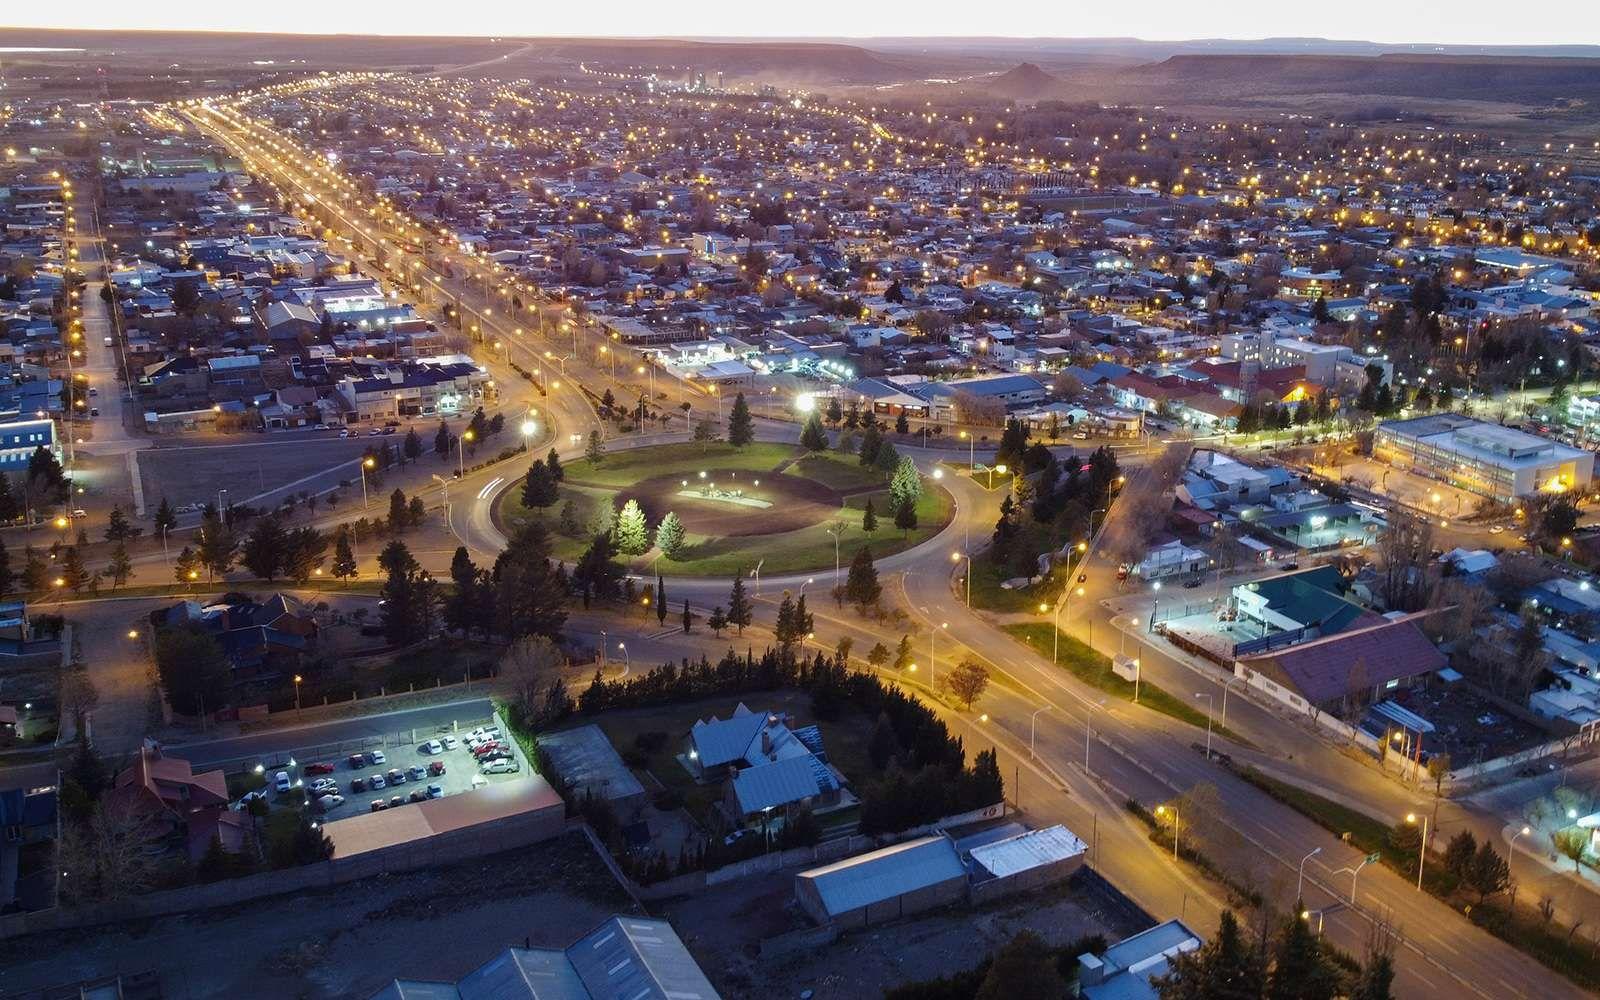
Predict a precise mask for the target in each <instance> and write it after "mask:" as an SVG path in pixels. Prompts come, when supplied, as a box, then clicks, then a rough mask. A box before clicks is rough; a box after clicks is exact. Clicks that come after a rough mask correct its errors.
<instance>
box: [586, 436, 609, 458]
mask: <svg viewBox="0 0 1600 1000" xmlns="http://www.w3.org/2000/svg"><path fill="white" fill-rule="evenodd" d="M605 454H606V448H605V444H604V443H603V442H602V441H601V440H600V432H599V431H590V432H589V446H588V447H587V448H585V449H584V450H583V457H584V458H587V459H588V460H589V461H590V462H593V463H594V464H595V465H599V464H600V461H601V459H603V458H604V457H605Z"/></svg>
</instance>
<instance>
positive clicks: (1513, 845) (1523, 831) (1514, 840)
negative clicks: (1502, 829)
mask: <svg viewBox="0 0 1600 1000" xmlns="http://www.w3.org/2000/svg"><path fill="white" fill-rule="evenodd" d="M1532 832H1533V827H1531V826H1524V827H1523V828H1522V829H1520V830H1518V831H1517V832H1516V833H1513V834H1512V835H1511V844H1510V846H1509V847H1507V848H1506V853H1507V854H1508V855H1509V854H1512V853H1514V852H1515V851H1516V849H1517V838H1518V837H1521V836H1523V835H1524V834H1529V833H1532Z"/></svg>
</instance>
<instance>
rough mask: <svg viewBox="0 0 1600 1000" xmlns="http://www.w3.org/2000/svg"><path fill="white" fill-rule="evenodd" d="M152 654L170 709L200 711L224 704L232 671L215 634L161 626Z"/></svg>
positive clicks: (214, 708) (186, 712) (182, 711)
mask: <svg viewBox="0 0 1600 1000" xmlns="http://www.w3.org/2000/svg"><path fill="white" fill-rule="evenodd" d="M155 658H156V675H157V676H158V677H159V678H160V679H161V687H162V688H163V689H164V690H165V691H166V693H167V703H168V704H169V705H171V706H172V709H173V711H175V712H178V713H179V714H181V715H200V714H202V713H205V712H214V711H216V710H218V709H220V708H222V707H223V706H224V704H225V702H226V700H227V692H228V686H229V683H230V681H231V679H232V678H231V673H232V671H231V668H230V667H229V665H228V658H227V656H226V655H224V654H223V652H222V647H221V646H220V645H218V643H217V640H216V638H215V637H213V636H212V635H210V634H209V633H207V632H202V631H200V630H199V629H195V628H187V627H186V628H167V629H161V630H159V631H158V632H156V642H155Z"/></svg>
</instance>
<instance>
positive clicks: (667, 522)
mask: <svg viewBox="0 0 1600 1000" xmlns="http://www.w3.org/2000/svg"><path fill="white" fill-rule="evenodd" d="M683 534H684V533H683V522H682V521H681V520H679V519H678V515H677V514H675V513H673V512H672V511H670V510H669V511H667V513H666V516H664V517H662V519H661V523H660V524H658V525H656V548H658V549H660V550H661V554H662V555H664V556H666V557H667V558H668V559H676V558H678V553H679V552H681V551H682V550H683Z"/></svg>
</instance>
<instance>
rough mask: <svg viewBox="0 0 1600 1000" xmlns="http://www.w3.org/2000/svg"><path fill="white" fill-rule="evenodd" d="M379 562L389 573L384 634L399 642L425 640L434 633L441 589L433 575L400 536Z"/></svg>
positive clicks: (380, 557) (391, 641)
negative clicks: (422, 565)
mask: <svg viewBox="0 0 1600 1000" xmlns="http://www.w3.org/2000/svg"><path fill="white" fill-rule="evenodd" d="M378 565H379V566H381V567H382V568H383V570H384V572H385V573H386V574H387V578H386V579H385V581H384V584H383V591H382V593H383V602H382V613H381V620H382V623H383V634H384V636H385V637H386V638H387V639H388V640H389V642H390V643H392V644H394V645H396V646H409V645H412V644H414V643H418V642H421V641H422V640H424V639H426V638H428V636H430V635H431V634H432V633H433V625H434V619H435V617H436V613H437V611H438V603H439V593H438V587H437V585H436V584H435V583H434V581H433V578H432V577H431V576H429V575H428V574H427V573H426V572H425V571H424V570H422V568H421V567H420V566H418V565H417V561H416V559H415V558H414V557H412V555H411V551H410V550H409V549H407V548H406V546H405V543H404V542H402V541H400V540H399V539H396V540H394V541H392V542H390V543H389V544H388V545H386V546H385V547H384V550H383V552H382V553H381V554H379V556H378Z"/></svg>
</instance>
